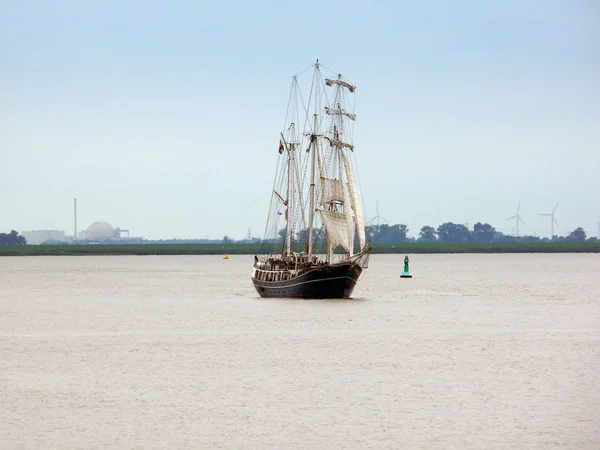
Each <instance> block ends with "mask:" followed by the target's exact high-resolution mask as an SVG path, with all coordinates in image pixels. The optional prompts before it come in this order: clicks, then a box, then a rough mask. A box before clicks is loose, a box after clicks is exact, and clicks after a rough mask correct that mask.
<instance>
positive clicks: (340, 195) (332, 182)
mask: <svg viewBox="0 0 600 450" xmlns="http://www.w3.org/2000/svg"><path fill="white" fill-rule="evenodd" d="M344 201H345V199H344V187H343V185H342V182H341V181H340V180H336V179H333V178H325V177H321V204H322V205H323V206H325V205H327V204H328V203H331V202H340V203H344Z"/></svg>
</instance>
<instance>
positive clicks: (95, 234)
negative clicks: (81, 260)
mask: <svg viewBox="0 0 600 450" xmlns="http://www.w3.org/2000/svg"><path fill="white" fill-rule="evenodd" d="M125 233H126V234H127V238H129V230H122V229H121V228H114V227H113V226H112V225H111V224H110V223H108V222H104V221H102V220H99V221H97V222H94V223H92V224H91V225H90V226H89V227H87V229H85V230H84V231H80V232H79V233H78V236H77V239H78V240H82V241H116V240H120V239H121V238H122V237H123V234H125Z"/></svg>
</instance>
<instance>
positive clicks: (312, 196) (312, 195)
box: [308, 63, 318, 256]
mask: <svg viewBox="0 0 600 450" xmlns="http://www.w3.org/2000/svg"><path fill="white" fill-rule="evenodd" d="M317 64H318V63H317ZM310 140H311V146H312V149H311V150H312V154H311V155H310V157H311V162H310V211H309V213H310V214H309V219H308V256H312V250H313V248H312V247H313V238H312V237H313V219H314V216H315V162H316V159H317V158H316V154H317V115H316V114H315V115H314V126H313V134H312V135H311V137H310Z"/></svg>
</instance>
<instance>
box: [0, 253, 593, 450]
mask: <svg viewBox="0 0 600 450" xmlns="http://www.w3.org/2000/svg"><path fill="white" fill-rule="evenodd" d="M403 258H404V255H374V256H373V257H372V259H371V267H370V268H369V269H368V271H367V272H366V274H365V276H364V278H363V279H362V280H361V281H360V283H359V285H358V286H357V287H356V289H355V291H354V297H355V298H354V299H351V300H345V301H339V300H334V301H332V300H325V301H318V300H291V299H287V300H286V299H281V300H280V299H261V298H259V297H258V296H257V294H256V292H255V291H254V288H253V287H252V284H251V282H250V278H249V277H250V267H251V264H252V259H253V257H252V256H236V255H233V256H231V259H229V260H223V259H222V258H221V257H210V256H147V257H136V256H132V257H129V256H116V257H99V256H85V257H67V256H63V257H25V258H0V405H2V406H1V408H0V446H1V447H2V448H3V449H13V448H14V449H20V448H39V449H49V448H84V449H105V448H153V449H164V448H195V449H197V448H208V449H216V448H228V449H231V448H236V449H248V448H261V449H262V448H272V449H284V448H285V449H296V448H303V449H317V448H319V449H321V448H322V449H325V448H327V449H329V448H349V449H399V448H410V449H420V448H426V449H448V448H459V449H466V448H473V449H481V448H498V449H507V448H544V449H548V448H569V449H598V448H600V422H599V420H598V413H600V394H599V391H598V386H599V381H600V375H599V374H600V346H599V341H600V320H599V319H600V257H599V256H598V255H592V254H584V255H575V254H563V255H539V254H538V255H536V254H531V255H412V256H411V259H410V269H411V272H412V273H413V276H414V278H412V279H400V278H399V275H400V273H401V271H402V267H403V262H402V260H403Z"/></svg>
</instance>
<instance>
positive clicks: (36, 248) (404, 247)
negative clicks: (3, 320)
mask: <svg viewBox="0 0 600 450" xmlns="http://www.w3.org/2000/svg"><path fill="white" fill-rule="evenodd" d="M260 248H261V246H260V244H227V245H225V244H131V245H126V244H125V245H120V244H114V245H5V246H2V245H0V256H41V255H223V254H225V253H229V254H230V255H254V254H260V253H261V250H260ZM298 250H300V248H299V249H298ZM373 253H374V254H377V253H390V254H394V253H395V254H405V253H600V242H533V243H463V244H453V243H442V242H436V243H429V244H426V243H417V242H412V243H400V244H374V248H373Z"/></svg>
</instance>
